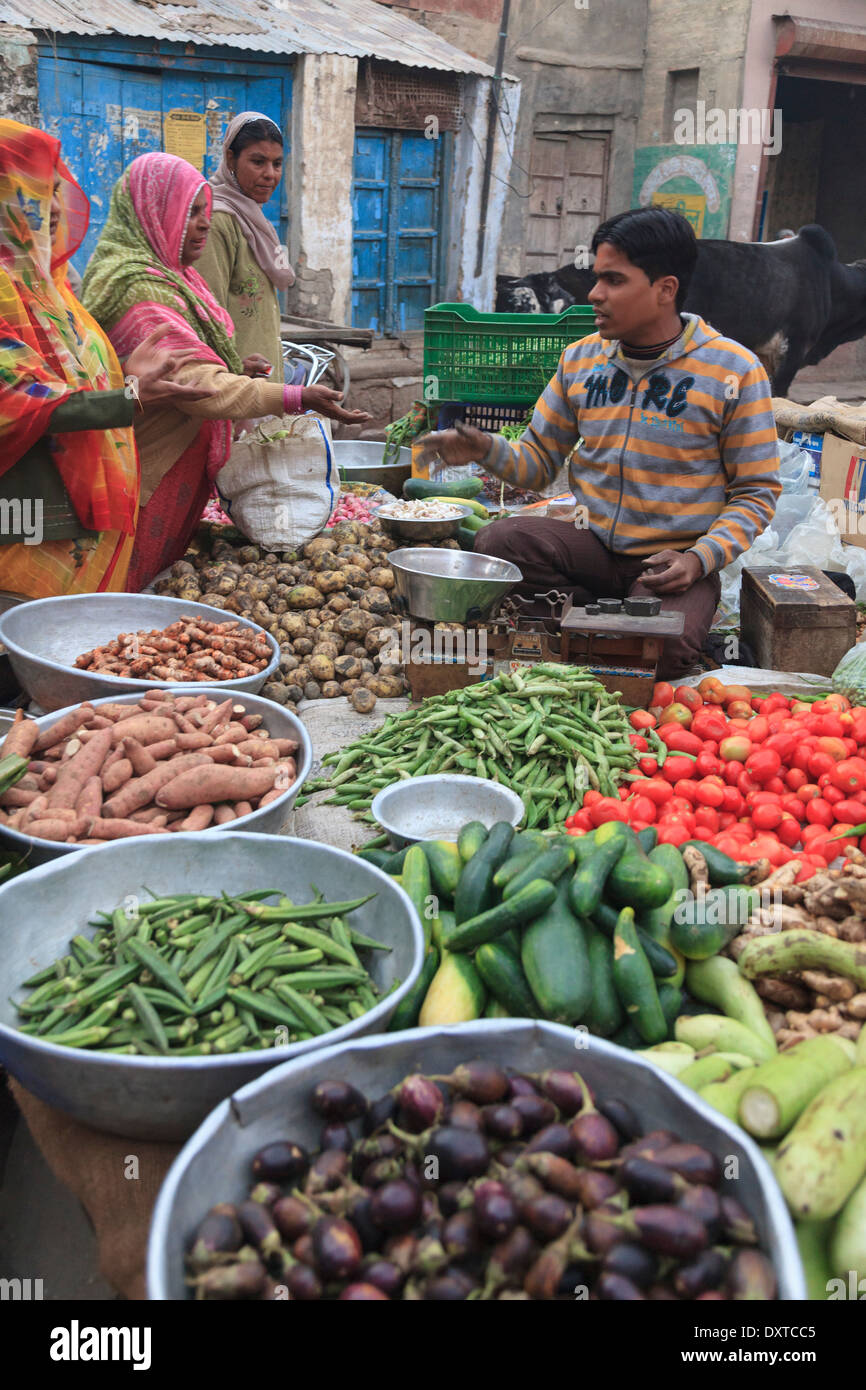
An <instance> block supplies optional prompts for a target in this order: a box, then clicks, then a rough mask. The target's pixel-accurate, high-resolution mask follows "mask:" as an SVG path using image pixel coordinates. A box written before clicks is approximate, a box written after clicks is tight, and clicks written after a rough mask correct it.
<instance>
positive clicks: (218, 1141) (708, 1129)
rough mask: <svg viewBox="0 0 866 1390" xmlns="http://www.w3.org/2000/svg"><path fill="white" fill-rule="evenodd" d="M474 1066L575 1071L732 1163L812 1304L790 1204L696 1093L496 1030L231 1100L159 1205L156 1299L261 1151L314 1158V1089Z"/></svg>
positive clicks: (604, 1052)
mask: <svg viewBox="0 0 866 1390" xmlns="http://www.w3.org/2000/svg"><path fill="white" fill-rule="evenodd" d="M579 1043H580V1044H584V1046H578V1044H579ZM474 1057H484V1058H487V1059H488V1060H490V1061H494V1062H498V1063H500V1064H502V1065H506V1066H511V1067H515V1068H516V1069H517V1070H518V1071H521V1072H538V1071H543V1070H544V1069H545V1068H546V1067H563V1068H565V1069H567V1070H568V1071H573V1070H575V1069H577V1070H578V1071H580V1073H581V1074H582V1075H583V1076H584V1077H585V1079H586V1081H587V1082H588V1083H589V1085H590V1086H592V1087H593V1088H594V1089H595V1090H597V1092H598V1093H599V1094H600V1095H602V1096H618V1097H621V1098H622V1099H623V1100H627V1101H628V1103H629V1105H631V1106H632V1108H633V1109H634V1111H635V1113H636V1115H637V1117H638V1119H639V1120H640V1121H641V1123H642V1125H643V1128H644V1131H645V1132H646V1131H648V1130H651V1129H658V1128H665V1129H668V1128H669V1129H672V1130H674V1131H675V1132H678V1133H679V1134H681V1135H682V1137H683V1138H684V1139H687V1140H688V1141H690V1142H692V1143H695V1144H705V1145H706V1146H707V1147H708V1148H710V1149H712V1151H713V1152H714V1153H715V1154H717V1155H718V1157H719V1158H720V1159H721V1158H723V1157H724V1159H725V1161H726V1163H727V1164H728V1165H730V1160H731V1159H732V1158H735V1159H736V1160H737V1163H738V1173H739V1176H738V1179H737V1181H736V1182H733V1183H731V1184H730V1186H729V1188H728V1190H729V1191H730V1193H731V1195H733V1196H735V1197H737V1198H738V1199H739V1201H741V1202H742V1203H743V1204H744V1205H745V1206H746V1207H747V1208H748V1210H749V1212H750V1214H751V1215H752V1216H753V1217H754V1219H755V1222H756V1224H757V1227H758V1232H759V1235H760V1241H761V1248H762V1249H763V1250H765V1251H766V1252H767V1254H768V1255H769V1256H770V1258H771V1259H772V1261H773V1264H774V1266H775V1269H776V1275H777V1278H778V1281H779V1295H778V1296H779V1298H780V1299H802V1298H805V1297H806V1289H805V1283H804V1279H803V1273H802V1268H801V1265H800V1260H799V1256H798V1253H797V1244H796V1241H795V1239H794V1231H793V1227H792V1225H791V1219H790V1217H789V1216H788V1212H787V1208H786V1206H785V1202H784V1199H783V1197H782V1194H781V1192H780V1191H779V1188H778V1186H777V1185H776V1182H775V1180H774V1178H773V1175H772V1173H771V1171H770V1168H769V1165H768V1164H767V1161H766V1159H765V1158H764V1157H763V1156H762V1154H760V1153H759V1151H758V1149H757V1147H756V1146H755V1144H754V1143H753V1142H752V1140H751V1139H749V1138H748V1137H747V1135H746V1134H744V1133H743V1131H742V1130H741V1129H739V1128H738V1126H737V1125H735V1124H733V1123H732V1122H731V1121H730V1120H727V1119H725V1118H724V1117H723V1116H722V1115H720V1114H719V1112H718V1111H717V1110H713V1109H712V1108H711V1107H710V1106H709V1105H707V1104H706V1102H705V1101H702V1100H701V1099H700V1098H699V1097H698V1096H697V1095H696V1094H695V1092H694V1091H690V1090H688V1089H687V1088H686V1087H685V1086H682V1085H680V1083H679V1082H678V1081H674V1080H673V1079H672V1078H671V1077H669V1076H667V1075H665V1074H664V1073H663V1072H661V1071H660V1070H659V1069H658V1068H657V1067H654V1066H652V1065H651V1063H649V1062H645V1061H643V1060H642V1059H640V1058H638V1057H636V1056H635V1055H634V1054H633V1053H631V1052H627V1051H626V1050H625V1049H624V1048H621V1047H616V1046H614V1044H613V1043H609V1042H603V1041H602V1040H601V1039H599V1038H593V1037H590V1035H589V1034H588V1033H583V1034H578V1033H576V1032H575V1030H574V1029H573V1028H566V1027H563V1026H562V1025H561V1024H558V1023H531V1022H529V1021H528V1020H524V1019H508V1020H504V1019H503V1020H499V1019H489V1020H482V1021H480V1022H475V1023H463V1024H457V1025H455V1026H451V1027H449V1028H418V1029H413V1030H411V1031H408V1032H405V1033H392V1034H390V1035H389V1036H388V1037H369V1038H359V1039H353V1040H351V1041H350V1042H345V1043H343V1044H341V1045H340V1046H334V1047H327V1048H324V1049H322V1050H320V1051H318V1052H315V1053H312V1054H311V1055H310V1056H308V1057H301V1058H299V1059H298V1060H297V1061H294V1062H289V1063H287V1064H286V1065H285V1066H281V1067H277V1068H275V1069H274V1070H273V1071H271V1072H269V1073H268V1075H267V1076H263V1077H260V1078H259V1079H258V1080H257V1081H254V1082H253V1083H252V1085H250V1086H245V1087H244V1089H243V1090H242V1091H240V1092H238V1093H237V1094H236V1095H234V1096H232V1098H231V1100H230V1101H223V1103H222V1105H220V1106H218V1107H217V1109H216V1110H215V1111H214V1113H213V1114H212V1115H209V1116H208V1118H207V1120H206V1121H205V1122H204V1124H203V1125H202V1126H201V1128H200V1129H199V1130H197V1131H196V1133H195V1134H194V1135H193V1136H192V1138H191V1139H190V1140H189V1143H188V1144H187V1145H186V1146H185V1147H184V1149H183V1150H182V1151H181V1153H180V1154H179V1155H178V1157H177V1158H176V1160H175V1162H174V1164H173V1165H172V1167H171V1169H170V1171H169V1173H168V1175H167V1177H166V1179H165V1182H164V1184H163V1186H162V1190H161V1191H160V1194H159V1197H158V1199H157V1203H156V1207H155V1209H154V1214H153V1222H152V1224H151V1229H150V1244H149V1249H148V1262H147V1280H148V1294H149V1296H150V1298H152V1299H184V1298H187V1297H188V1296H189V1295H188V1290H187V1289H186V1288H185V1286H184V1268H183V1259H184V1252H185V1250H186V1247H187V1243H188V1241H189V1239H190V1237H191V1235H192V1234H193V1232H194V1231H195V1229H196V1227H197V1226H198V1224H199V1222H200V1221H201V1219H202V1217H203V1216H204V1215H205V1214H206V1213H207V1211H208V1210H209V1209H210V1207H212V1206H215V1205H216V1203H217V1202H238V1201H240V1200H241V1199H242V1198H244V1197H246V1195H247V1194H248V1192H249V1189H250V1185H251V1184H250V1160H251V1159H252V1157H253V1155H254V1154H255V1153H256V1151H257V1150H258V1149H260V1148H261V1147H262V1145H264V1144H267V1143H269V1142H270V1141H271V1140H275V1139H295V1140H298V1141H299V1142H300V1143H301V1144H303V1145H305V1146H306V1147H308V1148H310V1149H313V1148H315V1147H316V1146H317V1143H318V1135H319V1131H320V1128H321V1120H320V1119H319V1118H317V1117H316V1115H315V1114H313V1112H312V1111H311V1110H310V1107H309V1097H310V1092H311V1091H312V1089H313V1087H314V1086H315V1085H316V1083H317V1082H319V1081H324V1080H330V1079H332V1078H335V1077H336V1078H339V1079H340V1080H341V1081H348V1082H351V1083H352V1084H353V1085H355V1086H358V1087H359V1088H360V1089H361V1090H362V1091H363V1092H364V1093H365V1094H367V1095H368V1096H370V1097H372V1098H377V1097H378V1096H381V1095H382V1094H383V1093H384V1092H385V1091H387V1090H388V1089H389V1088H390V1087H391V1086H394V1085H396V1084H397V1082H399V1081H400V1080H401V1079H402V1078H403V1077H404V1076H406V1074H407V1073H409V1072H413V1071H422V1072H427V1073H433V1074H447V1073H449V1072H451V1071H452V1070H453V1068H454V1067H455V1066H456V1065H458V1064H459V1063H460V1062H467V1061H469V1060H471V1059H472V1058H474Z"/></svg>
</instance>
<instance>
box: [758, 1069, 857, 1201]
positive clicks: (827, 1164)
mask: <svg viewBox="0 0 866 1390" xmlns="http://www.w3.org/2000/svg"><path fill="white" fill-rule="evenodd" d="M775 1173H776V1180H777V1182H778V1184H779V1186H780V1187H781V1189H782V1191H783V1193H784V1194H785V1197H786V1198H787V1202H788V1206H789V1207H790V1208H791V1211H792V1213H793V1214H794V1217H795V1218H796V1219H797V1220H801V1221H823V1220H825V1219H826V1218H828V1217H831V1216H835V1215H836V1213H837V1212H839V1211H841V1209H842V1207H843V1206H844V1205H845V1203H846V1202H847V1201H848V1198H849V1197H850V1196H851V1194H852V1192H853V1191H854V1189H855V1188H856V1187H857V1186H858V1184H859V1183H860V1182H862V1180H863V1177H864V1174H866V1067H852V1068H851V1070H850V1071H847V1072H846V1073H845V1074H844V1075H843V1076H837V1077H836V1079H835V1080H834V1081H831V1082H830V1083H829V1085H827V1086H825V1087H824V1089H823V1090H822V1091H820V1092H819V1093H818V1095H817V1096H816V1097H815V1099H814V1100H813V1101H812V1102H811V1103H810V1104H809V1105H808V1106H807V1107H806V1109H805V1110H804V1111H803V1113H802V1115H801V1116H800V1118H799V1120H797V1123H796V1124H795V1125H794V1128H793V1129H792V1130H789V1132H788V1134H787V1135H786V1136H785V1138H784V1139H783V1140H782V1143H781V1144H780V1145H779V1148H778V1151H777V1159H776V1165H775Z"/></svg>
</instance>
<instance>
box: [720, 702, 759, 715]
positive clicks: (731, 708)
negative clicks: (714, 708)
mask: <svg viewBox="0 0 866 1390" xmlns="http://www.w3.org/2000/svg"><path fill="white" fill-rule="evenodd" d="M725 708H726V710H727V712H728V717H729V718H730V719H742V720H746V719H749V718H750V717H751V716H752V715H754V710H753V709H752V706H751V705H750V704H749V702H748V700H732V701H731V703H730V704H729V705H726V706H725Z"/></svg>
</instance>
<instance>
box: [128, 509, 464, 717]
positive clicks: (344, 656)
mask: <svg viewBox="0 0 866 1390" xmlns="http://www.w3.org/2000/svg"><path fill="white" fill-rule="evenodd" d="M197 543H198V542H197ZM451 544H453V545H456V542H453V543H451ZM396 549H398V545H397V543H396V542H395V541H393V540H391V539H390V537H388V536H386V535H385V534H384V532H383V531H382V529H381V528H380V527H379V525H378V524H377V523H376V522H372V523H370V524H369V525H363V524H361V523H359V522H354V521H341V522H338V523H337V525H336V526H334V527H333V528H332V529H331V530H330V531H328V532H327V533H325V534H324V535H321V536H317V537H316V539H315V540H312V541H308V542H307V544H306V545H305V546H303V547H302V548H301V549H300V550H299V551H294V552H288V551H284V552H283V553H282V554H275V553H272V552H271V553H269V552H267V551H265V550H263V549H262V548H261V547H260V546H258V545H250V544H243V545H237V544H234V543H232V542H231V541H229V540H228V539H226V538H225V537H222V536H214V537H213V538H212V540H211V542H210V547H209V553H196V552H194V551H192V552H188V553H187V557H186V558H185V559H183V560H179V561H178V562H177V563H176V564H174V565H172V568H171V572H170V577H168V578H166V579H162V580H159V581H158V582H157V584H156V585H155V586H154V587H155V588H156V591H157V593H160V594H170V595H174V596H176V597H177V598H182V599H186V600H188V601H195V602H198V603H208V604H210V605H211V606H212V607H214V608H222V609H225V611H226V612H228V613H238V614H242V615H243V616H244V617H245V618H251V619H252V620H253V622H256V623H259V624H260V625H261V626H262V627H263V628H265V629H266V630H267V631H268V632H270V633H272V634H273V636H274V637H276V639H277V641H278V642H279V644H280V652H281V659H280V669H279V672H278V675H277V676H276V677H275V678H274V679H273V680H271V681H268V683H267V684H266V685H265V686H264V688H263V690H262V691H261V693H262V695H264V696H265V697H266V698H267V699H269V700H275V701H276V702H277V703H278V704H281V705H286V706H287V707H288V708H290V709H293V708H295V707H296V705H297V703H298V701H299V700H302V699H306V700H316V699H319V698H323V699H333V698H334V697H336V696H340V695H346V696H349V698H350V699H351V702H352V704H353V706H354V708H355V709H356V710H358V712H359V713H364V714H366V713H369V711H370V710H372V708H373V706H374V705H375V703H376V697H377V696H381V697H382V698H383V699H393V698H395V697H397V696H400V695H403V694H404V693H405V691H406V688H407V687H406V683H405V681H404V679H403V668H402V666H399V665H396V664H393V663H390V662H389V661H388V660H387V653H384V654H383V648H385V647H386V646H387V645H388V644H389V641H390V633H391V629H393V628H399V626H400V617H399V616H398V615H396V614H395V612H394V611H393V610H392V605H391V596H392V593H393V589H394V572H393V570H392V569H391V566H390V564H389V562H388V555H389V553H390V551H392V550H396Z"/></svg>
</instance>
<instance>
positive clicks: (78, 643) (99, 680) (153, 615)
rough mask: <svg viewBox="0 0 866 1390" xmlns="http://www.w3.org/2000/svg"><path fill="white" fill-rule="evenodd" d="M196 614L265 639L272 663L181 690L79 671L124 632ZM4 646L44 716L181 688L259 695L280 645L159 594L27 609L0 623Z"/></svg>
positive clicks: (48, 601) (220, 613) (88, 598)
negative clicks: (82, 661) (86, 657)
mask: <svg viewBox="0 0 866 1390" xmlns="http://www.w3.org/2000/svg"><path fill="white" fill-rule="evenodd" d="M186 614H190V615H192V616H193V617H196V618H207V619H209V620H210V621H211V622H213V623H225V622H232V621H234V622H237V623H238V624H240V626H241V627H248V628H251V629H252V630H253V632H255V633H257V634H259V635H264V636H265V637H266V638H267V640H268V645H269V646H270V649H271V660H270V662H269V664H268V665H267V666H266V667H265V669H264V670H263V671H259V672H258V673H257V674H256V675H255V676H244V677H242V678H240V679H238V680H231V681H213V680H211V679H210V678H208V679H207V680H206V681H204V682H195V683H193V682H177V681H160V680H153V681H149V680H133V679H131V678H130V679H127V678H126V677H125V676H109V675H100V674H98V673H97V672H94V671H81V670H78V669H77V668H76V666H75V658H76V657H78V656H81V655H82V654H83V653H84V652H89V651H92V649H93V648H94V647H100V646H103V645H104V644H105V643H106V642H110V641H111V639H112V638H113V637H117V636H118V634H119V633H121V632H140V631H145V632H149V631H150V630H151V629H152V628H164V627H168V625H169V623H173V622H176V621H177V619H178V618H181V617H184V616H185V615H186ZM0 642H2V643H3V644H4V646H6V647H7V648H8V651H9V661H10V663H11V665H12V670H13V671H14V673H15V675H16V676H17V678H18V681H19V682H20V684H21V686H22V688H23V689H24V690H26V691H27V694H28V695H29V696H30V698H31V700H35V701H36V703H37V705H39V707H40V708H41V709H44V710H46V711H48V710H55V709H64V708H65V707H66V706H67V705H79V704H81V702H82V701H83V700H101V699H105V698H106V697H111V698H112V699H114V698H116V697H117V696H118V695H124V694H126V693H127V692H129V691H133V690H138V691H145V690H157V689H164V688H165V686H166V685H180V684H183V687H184V690H185V691H186V692H187V693H189V692H190V691H194V692H196V693H198V691H199V690H201V689H202V687H203V685H205V684H207V685H217V686H218V687H219V688H220V689H221V690H227V691H232V690H243V691H251V692H255V691H257V690H261V688H262V686H263V685H264V684H265V681H267V680H270V678H271V676H272V675H273V673H274V671H276V669H277V667H278V665H279V662H280V648H279V644H278V643H277V642H276V641H275V640H274V638H273V637H272V636H271V635H270V633H268V632H265V631H264V629H263V628H261V627H259V626H258V624H257V623H252V622H250V621H249V619H247V618H242V617H239V616H238V614H236V613H226V612H225V611H224V610H223V609H222V608H211V607H210V605H209V604H207V603H187V601H186V599H180V598H162V597H161V596H160V595H158V594H69V595H67V596H66V597H65V598H39V599H33V600H32V602H30V603H22V604H19V605H17V606H16V607H14V608H10V609H9V610H8V612H6V613H4V614H3V616H2V617H0Z"/></svg>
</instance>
